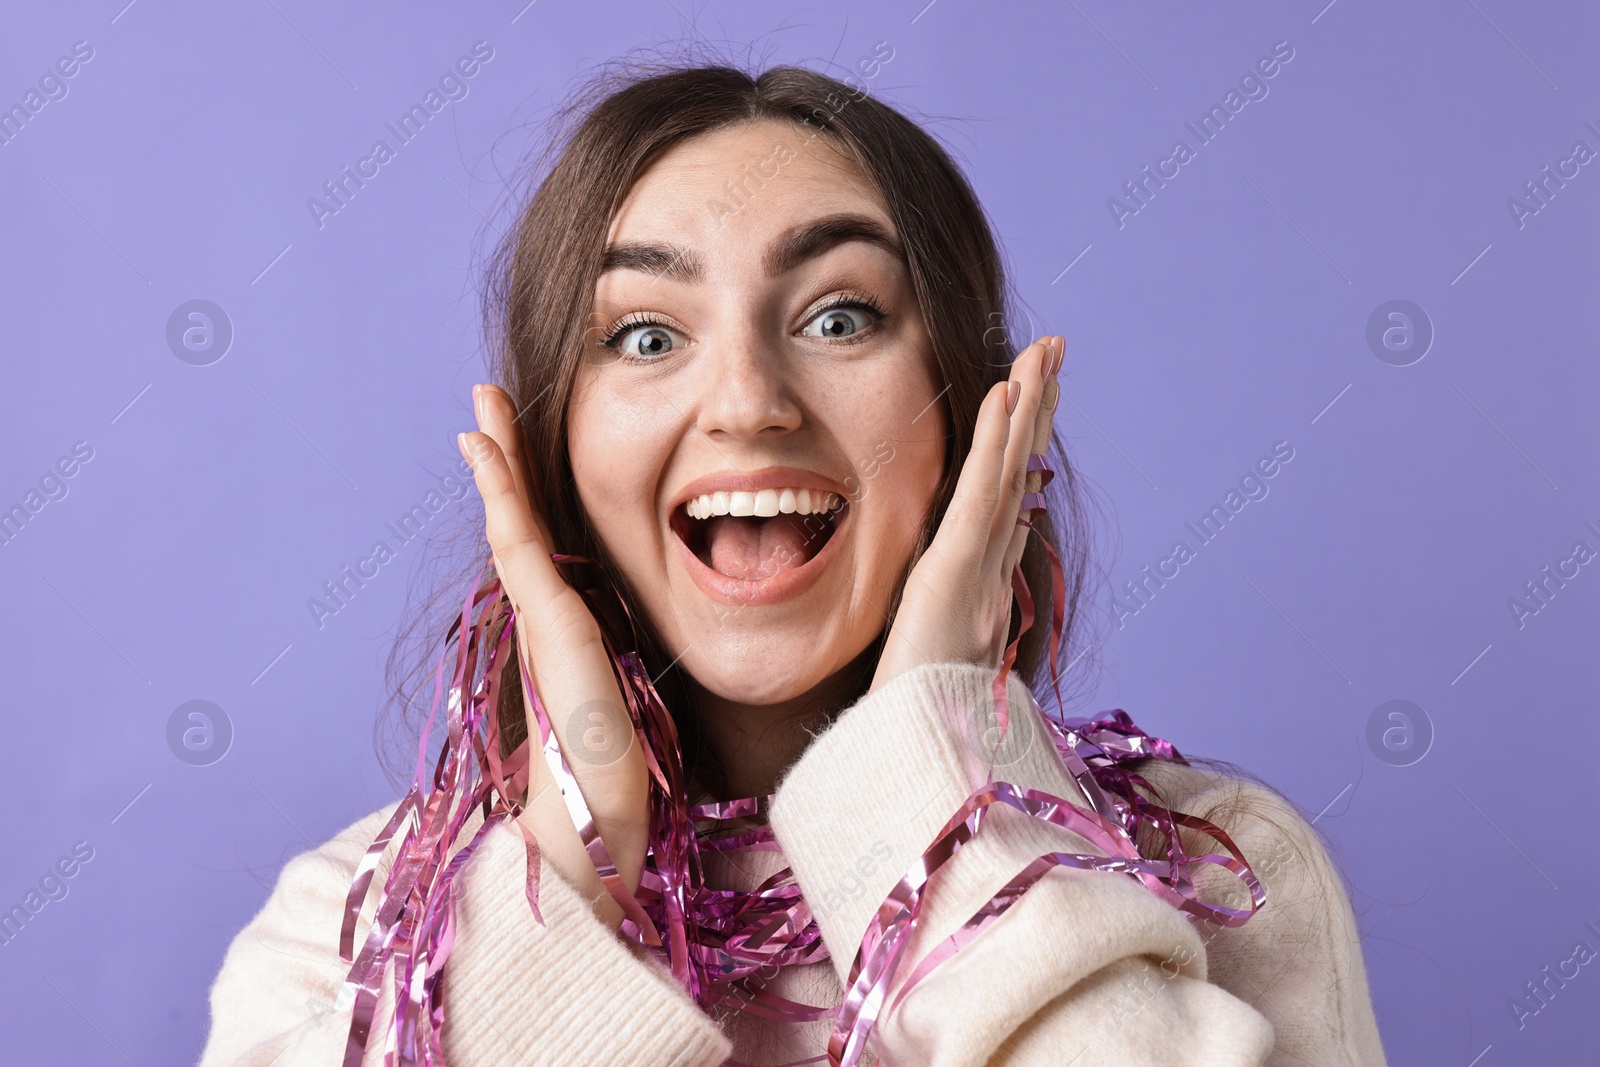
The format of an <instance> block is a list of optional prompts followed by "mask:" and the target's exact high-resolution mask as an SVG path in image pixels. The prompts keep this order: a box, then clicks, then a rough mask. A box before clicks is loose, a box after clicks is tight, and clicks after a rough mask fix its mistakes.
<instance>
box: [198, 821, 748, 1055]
mask: <svg viewBox="0 0 1600 1067" xmlns="http://www.w3.org/2000/svg"><path fill="white" fill-rule="evenodd" d="M394 807H395V805H392V804H391V805H389V806H388V807H386V808H383V809H381V810H379V811H377V812H374V813H372V814H371V815H369V816H367V817H366V818H364V819H362V820H360V821H359V822H357V823H355V824H354V825H352V826H350V827H349V828H347V829H346V830H344V831H342V832H341V833H340V834H338V835H337V836H336V837H334V838H333V839H332V840H330V841H328V842H327V843H326V844H324V845H322V846H321V847H320V848H316V849H313V850H312V851H310V852H306V853H303V854H301V855H299V856H297V857H295V858H294V859H293V860H291V861H290V862H289V863H288V864H287V865H286V866H285V867H284V869H283V873H282V875H281V876H280V877H279V879H278V884H277V886H276V888H274V890H273V892H272V895H271V897H270V898H269V899H268V900H267V903H266V905H265V906H264V907H263V908H262V909H261V912H260V913H259V914H258V915H256V917H255V918H254V919H252V920H251V921H250V923H249V925H247V926H246V927H245V928H244V930H243V931H241V932H240V933H239V935H238V936H237V937H236V938H235V939H234V941H233V944H232V945H231V946H230V947H229V949H228V952H227V956H226V958H225V959H224V961H223V965H222V970H221V972H220V973H219V974H218V975H217V978H216V980H215V982H214V983H213V985H212V988H211V1031H210V1034H209V1036H208V1038H207V1042H206V1047H205V1051H204V1053H203V1054H202V1057H201V1060H200V1067H268V1065H269V1064H270V1065H272V1067H338V1065H339V1064H341V1063H342V1062H343V1060H344V1049H345V1042H346V1038H347V1035H348V1032H349V1027H350V1012H351V1007H352V1004H351V1003H350V1002H349V1000H348V999H347V998H345V997H342V996H341V990H342V987H343V982H344V977H345V975H346V973H348V971H349V967H348V966H347V965H346V964H345V963H344V962H343V961H342V960H341V959H340V958H339V925H340V922H341V919H342V915H343V909H344V899H345V893H346V892H347V890H348V889H349V886H350V881H351V878H352V877H353V875H354V872H355V869H356V865H357V864H358V863H359V862H360V859H361V856H362V855H363V854H364V852H365V851H366V848H367V845H368V844H370V843H371V841H372V838H373V837H374V836H375V835H376V834H377V832H378V831H379V830H380V829H381V828H382V827H383V825H384V823H385V822H387V821H388V818H389V816H390V814H391V813H392V812H393V811H394ZM477 821H478V817H477V816H476V815H474V817H473V819H472V821H471V822H469V824H468V826H467V828H466V831H467V833H470V832H471V831H472V830H474V829H475V828H476V823H477ZM467 839H468V838H467V837H466V836H464V837H463V840H467ZM525 862H526V861H525V853H524V851H523V845H522V838H521V835H520V834H519V833H518V832H517V830H516V828H515V827H514V826H512V825H509V824H502V825H500V826H496V827H495V828H494V829H493V830H491V831H490V832H489V833H488V834H486V835H485V837H484V839H483V841H482V843H481V844H480V845H479V849H478V852H477V853H476V854H475V855H474V856H473V858H472V860H471V862H470V863H468V865H467V866H466V868H465V869H464V870H463V871H462V874H461V877H462V882H461V883H460V888H459V890H458V894H459V895H458V897H457V900H456V903H455V908H456V912H455V915H456V924H457V925H456V940H455V945H454V948H453V950H452V952H451V956H450V960H449V963H448V965H447V966H446V968H445V977H444V987H445V988H444V1001H445V1025H444V1031H443V1034H442V1041H443V1045H444V1052H445V1059H446V1062H447V1063H449V1064H450V1067H513V1065H514V1067H532V1065H556V1064H560V1065H562V1067H579V1065H589V1064H593V1065H596V1067H599V1065H607V1067H611V1065H615V1064H620V1063H626V1064H639V1065H660V1067H668V1065H670V1067H714V1065H716V1064H720V1063H722V1061H723V1060H724V1059H725V1058H726V1057H727V1055H728V1052H729V1049H730V1045H729V1043H728V1040H727V1039H726V1038H725V1037H724V1036H723V1034H722V1032H721V1030H720V1029H719V1028H718V1027H717V1025H716V1024H715V1023H714V1022H713V1021H712V1020H711V1019H710V1018H709V1017H708V1016H706V1015H705V1014H704V1013H702V1012H701V1011H700V1010H699V1009H698V1008H697V1007H696V1006H695V1004H694V1003H693V1001H691V1000H690V999H689V998H688V996H687V995H685V994H684V992H683V991H682V990H681V989H680V988H679V987H678V985H677V984H676V983H675V982H674V981H673V979H672V977H671V975H670V974H668V973H667V972H666V970H665V969H663V968H662V967H660V966H659V965H658V964H656V963H655V962H654V961H653V960H649V959H646V958H644V957H642V956H639V955H636V954H635V953H634V952H633V951H632V950H630V949H629V948H628V947H627V946H626V945H625V944H624V943H623V942H622V941H621V940H620V939H619V938H617V937H615V936H614V935H613V934H612V933H611V931H610V930H609V929H607V928H606V926H605V925H604V924H603V923H601V922H600V921H599V920H598V919H596V918H595V917H594V915H593V913H592V911H591V910H590V908H589V905H588V902H587V901H585V900H584V899H583V897H582V896H581V895H580V894H579V893H578V892H577V890H575V889H573V888H572V887H571V886H570V885H569V884H567V883H566V882H565V881H563V880H562V879H561V877H560V876H559V875H557V874H556V873H555V871H554V870H553V869H552V868H550V867H549V866H548V865H544V866H542V867H541V869H540V877H541V882H540V893H539V904H540V909H541V911H542V912H543V914H544V919H545V924H546V925H544V926H542V927H541V926H540V925H539V924H538V923H536V922H535V921H534V919H533V915H532V913H531V912H530V910H529V908H528V903H527V898H526V896H525V895H524V891H523V876H524V867H525ZM388 869H389V861H388V860H387V859H386V860H385V862H384V863H383V864H382V865H381V866H380V867H379V869H378V871H377V873H376V875H375V876H374V882H375V884H376V885H381V884H382V881H383V879H384V878H385V877H386V875H387V873H388ZM376 894H377V889H376V888H374V889H372V891H371V895H372V896H376ZM371 913H372V903H371V901H370V899H369V901H368V904H367V907H366V908H365V909H363V915H362V919H361V920H360V922H359V923H358V924H357V928H356V941H355V943H356V945H357V946H358V947H359V946H360V945H361V944H362V941H363V939H364V938H365V936H366V932H367V929H368V927H369V926H370V925H371ZM389 977H390V975H386V976H385V990H386V991H387V988H388V981H389ZM387 1000H388V997H387V995H385V996H383V997H380V999H379V1003H378V1013H377V1016H376V1017H375V1019H374V1025H373V1031H372V1038H371V1040H370V1041H369V1043H368V1046H367V1051H366V1056H365V1058H364V1059H363V1061H362V1062H363V1067H381V1064H382V1063H383V1029H384V1028H385V1026H386V1024H387V1023H388V1021H389V1019H390V1018H391V1017H392V1016H391V1013H390V1012H389V1010H388V1006H387Z"/></svg>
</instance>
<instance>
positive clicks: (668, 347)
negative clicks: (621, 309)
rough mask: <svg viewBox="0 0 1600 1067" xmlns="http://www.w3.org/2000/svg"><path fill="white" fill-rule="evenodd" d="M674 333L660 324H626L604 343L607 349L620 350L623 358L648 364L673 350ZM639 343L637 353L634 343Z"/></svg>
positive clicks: (648, 322)
mask: <svg viewBox="0 0 1600 1067" xmlns="http://www.w3.org/2000/svg"><path fill="white" fill-rule="evenodd" d="M673 336H674V335H673V331H671V330H669V329H667V328H666V327H665V326H663V325H662V324H661V323H659V322H650V321H646V322H637V323H624V324H622V325H620V326H619V327H618V328H617V330H616V331H615V332H614V333H613V334H612V335H611V336H610V337H608V338H606V340H605V341H604V342H603V343H604V344H605V346H606V347H607V348H615V349H619V350H620V352H621V358H623V359H626V360H632V361H634V362H642V363H648V362H650V361H652V360H657V359H660V358H661V357H663V356H665V355H666V354H667V353H668V352H671V351H672V349H673ZM635 340H637V342H638V349H637V351H636V350H635V349H634V341H635Z"/></svg>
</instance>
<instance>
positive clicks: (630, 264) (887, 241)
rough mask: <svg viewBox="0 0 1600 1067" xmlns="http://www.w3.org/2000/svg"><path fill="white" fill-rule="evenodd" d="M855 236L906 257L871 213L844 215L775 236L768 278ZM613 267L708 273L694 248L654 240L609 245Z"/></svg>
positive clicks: (688, 278)
mask: <svg viewBox="0 0 1600 1067" xmlns="http://www.w3.org/2000/svg"><path fill="white" fill-rule="evenodd" d="M850 241H865V242H866V243H868V244H873V245H877V246H878V247H879V248H882V249H883V250H884V251H886V252H888V253H889V254H890V255H891V256H893V257H894V258H895V259H896V260H898V261H899V262H901V263H904V262H905V258H906V256H905V249H904V248H902V247H901V245H900V242H899V241H898V240H896V239H895V236H894V234H892V233H890V232H889V231H888V230H887V229H885V228H884V227H883V226H882V225H880V224H879V223H877V222H875V221H874V220H872V219H869V218H867V217H866V216H865V215H854V214H841V215H828V216H825V217H823V218H820V219H816V220H815V221H813V222H809V223H807V224H806V225H804V226H801V227H800V228H799V229H797V230H795V231H793V232H792V233H790V234H788V235H786V236H784V237H781V238H779V239H778V240H776V241H774V242H773V244H772V246H771V247H770V248H768V249H767V253H766V255H765V256H763V257H762V260H761V263H762V269H763V270H765V271H766V274H767V277H769V278H776V277H778V276H779V275H783V274H787V273H788V272H789V271H791V270H794V269H795V268H796V267H798V266H799V265H800V264H802V263H804V262H806V261H807V260H809V259H815V258H816V257H817V256H820V255H822V254H823V253H825V252H827V251H829V250H831V249H833V248H836V247H838V246H839V245H842V244H846V243H848V242H850ZM613 270H636V271H640V272H642V273H645V274H655V275H658V276H661V277H666V278H671V279H673V280H674V281H681V282H689V283H693V282H699V281H702V280H703V279H704V278H705V267H704V265H703V264H702V263H701V261H700V258H699V257H698V256H696V255H695V254H694V253H693V252H691V251H689V250H688V249H686V248H678V247H676V246H674V245H670V244H660V243H655V242H649V241H624V242H620V243H618V244H614V245H612V246H611V247H610V248H607V249H606V251H605V255H604V257H602V259H601V261H600V273H601V274H605V273H606V272H607V271H613Z"/></svg>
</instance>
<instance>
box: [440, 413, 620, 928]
mask: <svg viewBox="0 0 1600 1067" xmlns="http://www.w3.org/2000/svg"><path fill="white" fill-rule="evenodd" d="M472 397H473V410H474V412H475V414H476V416H477V420H478V432H474V433H464V434H459V435H458V436H457V445H458V447H459V448H460V449H461V454H462V455H463V456H464V457H465V458H466V460H467V462H468V463H469V464H471V466H472V469H473V476H474V479H475V481H476V483H477V486H478V493H479V495H480V496H481V497H482V498H483V509H484V533H485V536H486V537H487V539H488V542H489V548H490V551H491V552H492V553H493V556H494V566H495V573H496V574H498V575H499V577H500V583H501V587H502V589H503V590H504V591H505V594H506V596H507V597H508V598H509V599H510V601H511V605H512V607H513V608H514V609H515V610H516V641H517V645H518V647H519V648H520V649H521V651H522V656H523V659H524V661H525V662H526V663H527V664H528V665H529V667H530V669H531V670H532V673H533V677H532V678H531V679H529V678H527V677H524V678H523V687H524V689H523V700H524V706H525V707H527V708H528V709H529V716H528V737H529V746H530V752H529V755H530V759H529V776H528V779H529V782H528V802H527V805H526V806H525V808H524V810H523V812H522V814H521V816H520V818H521V820H522V822H523V824H524V825H525V826H526V827H527V828H528V829H529V830H530V831H532V832H533V834H534V836H535V837H536V838H537V839H538V841H539V848H540V851H541V853H542V854H543V856H544V857H545V858H546V859H547V860H548V861H549V863H550V864H551V866H552V867H554V868H555V870H556V871H557V873H559V874H560V875H561V876H562V878H563V879H565V880H566V881H567V882H568V883H569V884H571V885H573V886H575V887H576V888H577V889H578V890H579V891H580V892H582V893H583V894H584V895H585V896H587V897H588V898H589V899H590V900H591V901H592V902H593V905H594V909H595V914H596V915H597V916H598V917H599V918H600V919H601V920H602V921H603V922H605V923H607V924H608V925H609V926H611V928H612V929H616V928H617V926H618V925H619V924H620V923H621V920H622V910H621V908H620V907H619V906H618V904H617V903H616V902H615V901H614V900H613V899H612V897H611V895H610V894H609V893H608V892H606V890H605V888H604V886H603V885H602V884H601V882H600V877H599V875H598V874H596V872H595V869H594V865H593V863H592V862H591V861H590V859H589V856H588V853H587V852H585V850H584V848H583V843H582V841H581V840H580V838H579V836H578V830H577V827H576V826H574V825H573V822H572V818H571V816H570V815H569V814H568V811H567V807H566V804H565V802H564V801H563V800H562V797H561V791H560V788H559V787H558V786H557V784H556V781H555V778H554V776H553V775H552V773H551V770H550V767H549V764H548V763H547V762H546V761H545V759H544V755H543V753H542V752H541V751H540V749H539V727H538V723H537V722H536V721H535V720H534V718H533V715H532V703H531V701H530V700H529V699H528V692H527V690H528V687H529V686H530V685H531V686H532V687H533V688H534V689H535V691H537V693H538V694H539V697H540V699H541V700H542V702H543V703H544V707H545V710H546V712H547V713H548V714H549V716H550V725H551V728H552V730H553V731H554V733H555V736H556V740H557V742H558V743H559V744H560V746H561V751H562V753H563V754H564V755H565V756H566V761H567V765H568V766H569V767H570V768H571V770H572V774H573V777H574V778H575V779H576V780H577V783H578V789H579V791H580V792H581V793H582V794H583V799H584V802H585V803H586V804H587V805H588V808H589V812H590V814H591V815H592V816H593V817H594V823H595V829H596V830H598V831H599V833H600V837H601V840H603V841H604V842H605V845H606V849H607V850H608V851H609V852H610V853H611V858H612V862H614V863H615V864H616V867H617V873H618V875H619V876H621V878H622V881H623V884H624V885H626V886H627V888H628V890H629V891H630V892H632V891H635V890H637V889H638V887H639V878H640V874H641V871H642V869H643V867H644V856H645V849H646V846H647V843H648V839H649V803H648V801H649V778H648V771H647V769H646V766H645V759H644V753H643V751H642V750H641V749H640V747H639V743H638V738H637V737H636V736H635V734H634V730H633V724H632V719H631V718H630V717H629V715H628V712H627V708H626V705H625V704H624V703H623V700H622V694H621V692H620V690H618V688H617V681H616V676H615V675H614V674H613V673H612V669H611V660H610V657H609V656H608V655H607V654H606V649H605V644H604V642H603V641H602V640H601V637H600V626H599V624H598V623H597V622H596V621H595V618H594V615H593V614H592V613H591V612H590V611H589V606H588V604H586V603H585V602H584V599H583V597H582V596H581V595H580V594H579V593H578V591H577V590H576V589H574V588H573V587H572V586H570V585H568V584H567V582H566V580H565V579H564V578H562V576H561V573H560V572H559V571H558V570H557V569H556V565H555V563H554V562H552V561H551V559H550V555H551V553H552V552H554V551H556V549H555V547H554V546H552V544H551V537H550V527H549V524H548V523H547V522H546V521H545V519H544V510H543V500H542V496H541V493H540V487H539V486H538V485H536V484H535V483H534V482H533V480H532V477H531V472H532V470H533V468H532V466H531V465H529V464H527V463H526V462H525V457H524V456H523V450H522V434H521V432H520V431H519V430H518V429H517V425H516V413H515V409H514V407H513V405H512V403H511V398H510V397H509V396H507V395H506V393H505V392H503V391H502V390H501V389H499V388H498V387H496V386H493V385H476V386H474V387H473V390H472Z"/></svg>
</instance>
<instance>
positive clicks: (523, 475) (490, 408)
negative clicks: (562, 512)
mask: <svg viewBox="0 0 1600 1067" xmlns="http://www.w3.org/2000/svg"><path fill="white" fill-rule="evenodd" d="M472 410H473V414H474V416H476V418H477V420H478V429H479V430H481V431H482V432H484V433H486V434H488V435H489V436H490V437H491V438H493V440H494V443H495V444H496V445H498V446H499V447H500V453H501V455H503V456H504V457H505V460H506V465H507V466H508V467H509V468H510V470H511V479H512V481H513V482H514V483H515V484H516V488H517V492H518V493H519V494H520V495H521V496H522V497H523V498H524V499H525V500H527V501H528V504H529V506H530V507H531V509H532V511H533V517H534V521H535V522H536V523H537V524H538V525H539V526H540V528H541V530H542V531H543V533H544V535H545V541H546V542H547V543H548V542H549V539H550V537H549V525H548V524H547V523H546V522H545V519H544V501H543V499H542V498H541V496H540V494H539V492H538V486H537V483H536V482H535V481H534V479H533V476H532V468H531V466H530V465H529V464H528V463H527V458H526V456H525V454H524V450H523V440H522V431H521V430H520V429H518V428H517V413H516V407H515V405H514V404H513V403H512V402H511V397H510V396H508V395H507V394H506V392H505V390H503V389H501V388H500V387H499V386H496V385H487V384H480V385H475V386H473V387H472Z"/></svg>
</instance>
